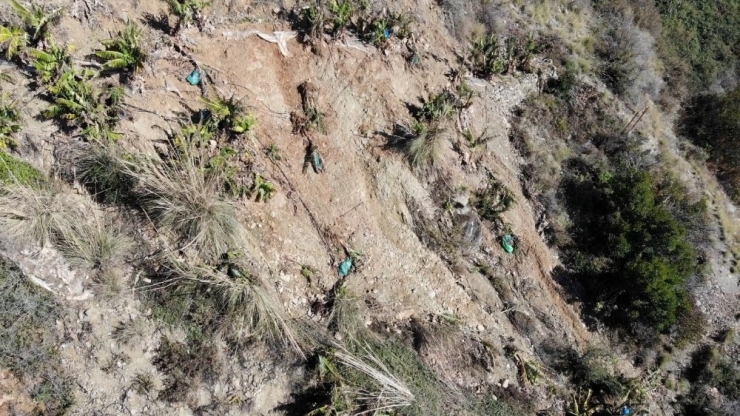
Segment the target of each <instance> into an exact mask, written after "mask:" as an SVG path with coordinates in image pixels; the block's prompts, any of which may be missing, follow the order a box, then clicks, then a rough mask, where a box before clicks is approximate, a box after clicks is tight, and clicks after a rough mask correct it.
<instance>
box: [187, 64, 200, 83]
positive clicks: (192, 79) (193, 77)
mask: <svg viewBox="0 0 740 416" xmlns="http://www.w3.org/2000/svg"><path fill="white" fill-rule="evenodd" d="M185 79H186V80H187V81H188V82H189V83H190V85H198V84H200V71H198V69H197V68H196V69H194V70H193V72H191V73H190V75H188V77H187V78H185Z"/></svg>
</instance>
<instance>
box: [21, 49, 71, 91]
mask: <svg viewBox="0 0 740 416" xmlns="http://www.w3.org/2000/svg"><path fill="white" fill-rule="evenodd" d="M30 55H31V65H32V66H33V67H34V69H35V70H36V74H37V76H38V77H39V78H40V80H41V84H42V85H54V84H56V83H57V81H58V80H59V77H61V76H62V74H64V73H65V72H66V71H68V70H70V69H71V68H72V58H71V56H70V48H69V47H63V46H59V45H57V44H56V43H51V44H50V45H49V46H47V47H46V49H33V50H31V52H30Z"/></svg>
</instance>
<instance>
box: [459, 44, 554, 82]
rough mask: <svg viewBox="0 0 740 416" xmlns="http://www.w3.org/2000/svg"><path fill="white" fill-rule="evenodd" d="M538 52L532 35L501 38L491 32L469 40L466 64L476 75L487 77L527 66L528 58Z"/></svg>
mask: <svg viewBox="0 0 740 416" xmlns="http://www.w3.org/2000/svg"><path fill="white" fill-rule="evenodd" d="M539 52H540V47H539V45H538V42H537V40H536V39H535V38H534V36H532V35H529V36H527V37H524V36H516V35H514V36H510V37H505V38H503V39H502V38H500V37H499V36H498V35H497V34H495V33H491V34H488V35H480V36H478V37H477V38H475V39H474V40H472V41H471V42H470V54H469V56H468V64H469V66H470V69H471V71H473V73H474V74H475V75H476V76H478V77H480V78H489V77H491V75H499V74H510V73H512V72H514V71H515V70H522V69H526V68H528V67H529V66H528V63H529V60H530V59H531V58H532V57H533V56H534V55H535V54H537V53H539Z"/></svg>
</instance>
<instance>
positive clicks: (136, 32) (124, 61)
mask: <svg viewBox="0 0 740 416" xmlns="http://www.w3.org/2000/svg"><path fill="white" fill-rule="evenodd" d="M142 35H143V32H142V31H141V29H140V28H139V26H138V25H137V24H136V23H134V21H133V20H128V21H127V22H126V27H125V28H124V29H123V30H122V31H120V32H118V35H117V36H116V37H114V38H112V39H107V40H104V41H103V42H102V43H103V46H105V50H100V51H96V52H95V56H97V57H98V59H100V60H101V61H102V62H103V71H117V70H123V71H128V72H131V73H134V72H138V71H140V70H141V69H142V68H144V63H145V62H146V59H147V54H146V52H145V51H144V49H143V47H142V45H141V41H142V39H141V38H142Z"/></svg>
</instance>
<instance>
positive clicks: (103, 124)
mask: <svg viewBox="0 0 740 416" xmlns="http://www.w3.org/2000/svg"><path fill="white" fill-rule="evenodd" d="M93 75H94V72H92V71H81V70H68V71H66V72H65V73H64V74H62V75H61V76H60V77H59V79H58V80H57V82H56V83H55V84H54V85H50V86H49V87H48V90H49V94H50V96H51V99H52V102H53V104H52V105H51V106H49V108H47V109H46V111H45V112H44V116H45V117H47V118H49V119H52V118H53V119H57V120H59V121H60V122H61V123H63V124H64V125H65V126H66V127H68V128H79V129H81V130H82V132H81V134H82V135H83V136H85V137H87V138H88V139H91V140H107V141H115V140H117V139H118V138H120V134H118V133H115V132H114V131H113V127H114V126H115V124H116V123H117V121H118V112H119V110H120V107H121V104H122V103H123V98H124V91H123V88H121V87H119V86H109V87H106V88H105V89H103V90H99V89H96V88H95V87H93V85H92V84H91V83H90V81H89V79H90V78H91V77H92V76H93Z"/></svg>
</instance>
